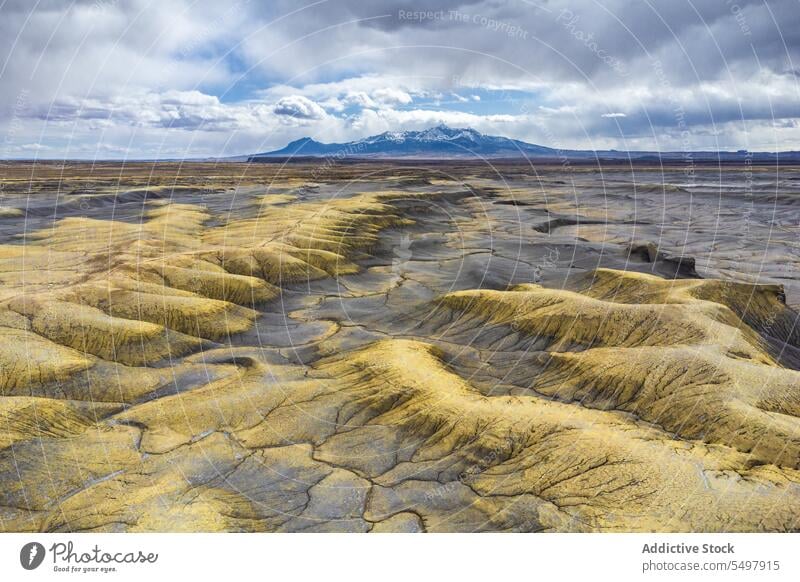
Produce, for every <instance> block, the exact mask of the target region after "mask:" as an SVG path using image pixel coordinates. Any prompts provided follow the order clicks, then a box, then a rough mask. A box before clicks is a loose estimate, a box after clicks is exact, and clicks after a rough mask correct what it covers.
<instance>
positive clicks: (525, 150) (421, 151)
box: [247, 124, 800, 162]
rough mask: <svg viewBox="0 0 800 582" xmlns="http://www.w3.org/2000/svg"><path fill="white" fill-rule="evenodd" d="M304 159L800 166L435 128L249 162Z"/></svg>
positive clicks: (307, 145)
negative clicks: (571, 146) (577, 146)
mask: <svg viewBox="0 0 800 582" xmlns="http://www.w3.org/2000/svg"><path fill="white" fill-rule="evenodd" d="M305 158H328V159H336V160H342V159H351V160H357V159H428V160H429V159H434V160H437V159H438V160H448V159H452V160H463V159H482V158H490V159H538V160H551V161H562V162H564V161H568V160H576V161H577V160H583V161H586V160H595V159H596V160H636V161H656V162H657V161H670V162H687V161H692V162H693V161H704V162H708V161H721V162H735V161H740V162H742V161H745V160H749V161H750V162H773V161H776V160H778V159H780V161H794V162H800V152H781V153H772V152H748V151H747V150H739V151H730V152H728V151H702V152H657V151H618V150H562V149H556V148H552V147H546V146H541V145H536V144H532V143H528V142H524V141H520V140H517V139H511V138H508V137H502V136H495V135H485V134H482V133H481V132H479V131H477V130H475V129H472V128H453V127H449V126H447V125H444V124H442V125H437V126H436V127H430V128H428V129H425V130H422V131H385V132H383V133H381V134H378V135H373V136H370V137H367V138H364V139H360V140H356V141H350V142H345V143H322V142H319V141H316V140H314V139H312V138H310V137H303V138H301V139H298V140H295V141H293V142H291V143H289V144H288V145H286V147H284V148H281V149H279V150H274V151H271V152H264V153H259V154H253V155H251V156H248V157H247V161H249V162H275V161H278V160H280V161H286V160H302V159H305Z"/></svg>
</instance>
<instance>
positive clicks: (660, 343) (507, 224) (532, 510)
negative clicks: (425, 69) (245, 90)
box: [0, 161, 800, 532]
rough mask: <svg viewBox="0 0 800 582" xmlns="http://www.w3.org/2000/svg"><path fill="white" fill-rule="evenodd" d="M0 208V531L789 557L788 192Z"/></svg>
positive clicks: (796, 246)
mask: <svg viewBox="0 0 800 582" xmlns="http://www.w3.org/2000/svg"><path fill="white" fill-rule="evenodd" d="M0 184H1V185H2V190H0V197H2V199H1V200H0V390H1V392H0V531H53V532H65V531H353V532H368V531H369V532H390V531H394V532H417V531H431V532H436V531H460V532H473V531H524V532H540V531H544V532H552V531H797V530H798V529H800V371H798V370H800V329H799V328H798V321H797V320H798V315H797V311H796V310H797V309H798V307H800V239H798V232H800V225H799V224H798V219H799V218H798V217H800V169H796V168H792V167H786V168H782V169H781V170H780V172H778V171H776V169H775V168H768V167H764V168H761V167H757V166H754V167H746V168H745V167H742V168H734V167H722V168H720V167H717V166H708V167H705V166H698V167H696V168H694V171H693V173H691V174H687V173H686V172H685V171H684V169H683V168H682V167H648V166H644V165H637V166H634V167H630V166H625V165H623V164H619V165H609V166H607V167H603V168H598V167H596V166H592V165H588V164H587V165H580V164H577V165H572V166H565V167H562V166H561V165H559V164H554V165H544V166H538V167H536V168H534V167H532V166H530V165H525V164H521V163H519V164H510V163H507V164H503V163H501V162H498V163H497V164H495V165H484V164H476V163H466V162H463V163H457V162H450V163H445V162H440V163H429V164H419V163H417V164H415V163H413V162H408V163H405V164H390V163H377V162H376V163H368V164H367V163H364V164H359V163H344V164H328V163H326V162H324V161H320V162H318V163H316V164H308V165H303V164H291V165H285V166H284V165H282V164H279V163H272V164H251V165H247V164H238V163H226V164H211V163H209V164H200V163H198V164H168V163H161V164H146V163H138V164H126V165H124V166H123V165H120V164H95V165H89V164H66V165H57V164H42V163H40V164H36V165H30V164H22V163H20V164H8V163H6V164H4V165H0Z"/></svg>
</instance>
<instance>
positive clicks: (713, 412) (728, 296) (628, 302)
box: [442, 269, 800, 469]
mask: <svg viewBox="0 0 800 582" xmlns="http://www.w3.org/2000/svg"><path fill="white" fill-rule="evenodd" d="M442 304H443V305H444V306H445V307H446V308H447V309H449V310H453V311H456V312H458V313H460V314H464V315H465V316H471V317H476V318H478V319H481V320H483V321H486V322H490V323H492V324H501V325H508V326H513V329H514V330H516V331H517V332H519V333H522V334H523V335H528V336H533V337H535V338H536V339H537V340H539V342H538V343H539V347H540V348H541V349H542V350H544V351H545V352H546V355H547V358H546V364H545V366H544V369H543V371H542V372H541V373H539V374H538V375H535V376H534V377H532V378H531V380H530V382H529V384H528V386H527V387H528V388H530V389H531V390H532V391H534V392H536V393H538V394H541V395H546V396H549V397H552V398H554V399H557V400H561V401H565V402H572V403H579V404H580V405H581V406H584V407H591V408H597V409H601V410H619V411H624V412H629V413H633V414H635V415H636V416H637V417H639V418H641V419H642V420H645V421H647V422H650V423H653V424H655V425H658V426H660V427H662V428H663V429H664V430H665V431H668V433H670V434H674V435H676V436H679V437H681V438H686V439H693V440H700V441H703V442H706V443H713V444H719V445H725V446H728V447H731V448H732V449H735V450H737V451H740V452H742V453H746V454H747V455H748V456H749V461H748V462H749V463H750V464H752V465H755V464H774V465H778V466H781V467H788V468H793V469H796V468H798V465H800V419H798V416H800V373H798V372H797V371H796V370H793V369H789V368H785V367H783V366H782V365H781V363H780V360H781V358H782V357H783V356H785V355H786V353H787V351H789V352H792V351H795V350H796V349H797V343H798V342H797V339H798V338H797V333H796V328H795V327H794V325H793V323H789V322H794V321H796V319H797V314H796V313H794V312H792V310H790V309H789V308H787V307H786V305H785V304H784V303H783V294H782V290H781V289H780V287H779V286H776V285H753V284H749V283H733V282H722V281H713V280H665V279H661V278H659V277H656V276H653V275H647V274H641V273H630V272H621V271H613V270H608V269H599V270H597V271H595V272H593V273H591V274H590V275H588V276H587V277H586V278H585V281H584V283H583V284H582V285H581V286H580V289H579V290H578V291H568V290H554V289H546V288H543V287H541V286H539V285H530V284H528V285H518V286H514V287H512V288H511V289H510V290H508V291H489V290H485V291H463V292H457V293H452V294H449V295H447V296H445V297H444V298H443V300H442ZM748 323H749V324H750V325H748ZM751 325H752V327H751ZM757 330H758V331H761V332H762V333H758V331H757ZM764 336H767V337H768V338H769V340H770V341H767V340H765V339H764Z"/></svg>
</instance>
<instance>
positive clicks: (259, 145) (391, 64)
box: [0, 0, 800, 159]
mask: <svg viewBox="0 0 800 582" xmlns="http://www.w3.org/2000/svg"><path fill="white" fill-rule="evenodd" d="M799 49H800V0H752V1H751V0H694V1H689V0H602V1H601V0H568V1H565V0H536V1H532V0H437V1H432V0H429V1H417V0H407V1H395V0H379V1H375V0H266V1H256V0H238V1H237V0H231V1H228V2H220V1H208V0H127V1H126V0H74V1H69V0H0V158H38V159H43V158H49V159H75V158H81V159H110V158H115V159H116V158H128V159H133V158H147V159H151V158H183V157H204V156H215V157H216V156H234V155H240V154H246V153H255V152H263V151H270V150H273V149H278V148H281V147H283V146H284V145H285V144H286V143H288V142H289V141H292V140H294V139H298V138H300V137H305V136H309V137H312V138H314V139H316V140H318V141H323V142H345V141H351V140H357V139H361V138H364V137H367V136H370V135H374V134H378V133H381V132H384V131H400V130H419V129H424V128H427V127H430V126H432V125H438V124H440V123H445V124H447V125H450V126H452V127H472V128H474V129H477V130H479V131H481V132H483V133H487V134H490V135H503V136H508V137H512V138H516V139H521V140H525V141H528V142H531V143H536V144H540V145H546V146H550V147H555V148H561V149H590V150H591V149H620V150H662V151H665V150H670V151H686V150H720V149H721V150H739V149H747V150H752V151H776V150H800V50H799Z"/></svg>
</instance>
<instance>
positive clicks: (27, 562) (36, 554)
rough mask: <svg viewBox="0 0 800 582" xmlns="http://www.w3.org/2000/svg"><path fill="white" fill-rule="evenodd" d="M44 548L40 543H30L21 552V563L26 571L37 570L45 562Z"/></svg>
mask: <svg viewBox="0 0 800 582" xmlns="http://www.w3.org/2000/svg"><path fill="white" fill-rule="evenodd" d="M44 554H45V552H44V546H43V545H42V544H40V543H39V542H29V543H27V544H25V545H24V546H22V549H21V550H20V551H19V563H20V564H22V567H23V568H25V569H26V570H35V569H36V568H38V567H39V566H41V565H42V562H43V561H44Z"/></svg>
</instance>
